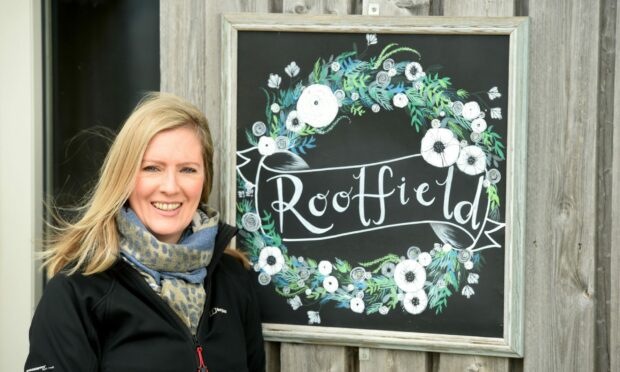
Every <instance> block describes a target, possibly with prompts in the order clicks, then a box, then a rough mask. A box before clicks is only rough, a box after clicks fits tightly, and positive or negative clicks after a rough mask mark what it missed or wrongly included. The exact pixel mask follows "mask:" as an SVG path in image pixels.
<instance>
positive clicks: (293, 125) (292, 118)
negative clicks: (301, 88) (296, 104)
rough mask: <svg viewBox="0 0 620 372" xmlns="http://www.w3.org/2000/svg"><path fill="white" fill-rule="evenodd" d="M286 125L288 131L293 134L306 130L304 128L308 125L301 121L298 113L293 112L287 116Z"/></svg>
mask: <svg viewBox="0 0 620 372" xmlns="http://www.w3.org/2000/svg"><path fill="white" fill-rule="evenodd" d="M284 125H285V126H286V129H288V130H290V131H291V132H295V133H299V132H301V130H302V129H303V128H304V126H306V123H304V122H303V121H301V120H300V119H299V115H298V114H297V111H295V110H293V111H291V112H289V113H288V115H287V116H286V122H285V124H284Z"/></svg>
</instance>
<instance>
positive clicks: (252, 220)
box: [241, 212, 261, 232]
mask: <svg viewBox="0 0 620 372" xmlns="http://www.w3.org/2000/svg"><path fill="white" fill-rule="evenodd" d="M260 225H261V222H260V217H258V214H256V213H252V212H248V213H245V214H244V215H243V216H242V217H241V226H243V229H244V230H246V231H250V232H252V231H256V230H258V229H259V228H260Z"/></svg>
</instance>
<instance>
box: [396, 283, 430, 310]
mask: <svg viewBox="0 0 620 372" xmlns="http://www.w3.org/2000/svg"><path fill="white" fill-rule="evenodd" d="M402 302H403V307H404V308H405V310H406V311H407V312H408V313H409V314H413V315H417V314H420V313H421V312H423V311H424V310H425V309H426V306H427V305H428V296H427V295H426V292H424V290H423V289H420V290H417V291H415V292H408V293H407V294H405V297H403V300H402Z"/></svg>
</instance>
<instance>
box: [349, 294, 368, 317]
mask: <svg viewBox="0 0 620 372" xmlns="http://www.w3.org/2000/svg"><path fill="white" fill-rule="evenodd" d="M349 306H350V307H351V310H352V311H353V312H354V313H358V314H361V313H362V312H363V311H364V307H366V305H364V300H362V299H360V298H357V297H354V298H352V299H351V302H350V303H349Z"/></svg>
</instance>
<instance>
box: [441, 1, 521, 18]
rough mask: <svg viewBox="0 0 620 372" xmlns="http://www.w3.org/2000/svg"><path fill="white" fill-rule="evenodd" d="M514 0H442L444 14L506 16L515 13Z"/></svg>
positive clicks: (454, 15) (453, 15)
mask: <svg viewBox="0 0 620 372" xmlns="http://www.w3.org/2000/svg"><path fill="white" fill-rule="evenodd" d="M514 10H515V9H514V1H506V0H467V1H463V0H443V15H445V16H452V17H456V16H462V17H468V16H493V17H495V16H506V17H510V16H513V15H514V14H515V12H514Z"/></svg>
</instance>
